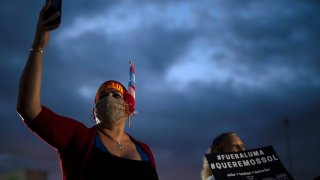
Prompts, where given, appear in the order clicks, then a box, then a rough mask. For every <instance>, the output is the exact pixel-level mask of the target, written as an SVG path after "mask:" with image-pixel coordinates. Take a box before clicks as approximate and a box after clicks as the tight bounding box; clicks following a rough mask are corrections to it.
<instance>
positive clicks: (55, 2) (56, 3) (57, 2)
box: [45, 0, 62, 26]
mask: <svg viewBox="0 0 320 180" xmlns="http://www.w3.org/2000/svg"><path fill="white" fill-rule="evenodd" d="M49 3H50V6H49V8H48V9H47V11H46V13H45V18H46V19H47V18H49V17H50V16H52V15H53V14H54V13H56V12H59V13H60V15H59V16H58V17H57V18H55V19H54V20H52V22H50V23H49V25H50V26H54V25H57V24H61V9H62V0H46V4H49Z"/></svg>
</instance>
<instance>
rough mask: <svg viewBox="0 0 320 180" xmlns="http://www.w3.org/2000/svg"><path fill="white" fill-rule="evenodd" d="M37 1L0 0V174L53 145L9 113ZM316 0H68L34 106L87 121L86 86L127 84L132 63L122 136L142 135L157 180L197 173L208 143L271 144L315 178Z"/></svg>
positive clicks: (40, 160)
mask: <svg viewBox="0 0 320 180" xmlns="http://www.w3.org/2000/svg"><path fill="white" fill-rule="evenodd" d="M42 5H43V4H42V3H40V2H37V1H22V0H17V1H9V0H4V1H3V2H2V5H1V7H0V8H1V12H0V18H1V22H2V25H1V29H0V31H1V33H0V34H1V41H0V46H1V49H0V57H1V61H0V73H1V76H0V83H1V88H0V93H1V94H0V95H1V98H0V121H1V124H2V125H1V126H0V141H1V142H2V143H1V145H0V171H10V170H14V169H21V168H37V169H44V170H47V171H48V172H49V179H50V180H55V179H60V177H61V173H60V169H59V162H58V156H57V154H56V152H55V151H54V150H53V149H51V147H49V146H47V144H45V143H43V142H42V141H41V140H39V139H38V138H37V137H36V136H34V135H33V134H32V133H31V132H30V131H29V130H28V129H27V128H26V127H25V125H24V124H23V123H22V122H21V120H20V118H19V116H18V115H17V113H16V112H15V106H16V99H17V90H18V84H19V78H20V75H21V73H22V71H23V68H24V65H25V63H26V60H27V57H28V53H29V49H30V46H31V45H32V41H33V35H34V30H35V25H36V22H37V16H38V13H39V11H40V9H41V7H42ZM319 10H320V4H319V2H318V1H298V0H293V1H292V0H281V1H276V0H262V1H253V0H242V1H229V0H219V1H209V0H199V1H178V0H162V1H146V0H141V1H102V0H101V1H95V2H93V1H82V0H79V1H77V3H75V2H72V1H66V2H63V12H62V25H61V27H60V28H59V29H57V30H55V31H54V32H52V34H51V41H50V44H49V46H48V47H47V48H46V50H45V55H44V61H43V81H42V99H41V102H42V104H44V105H46V106H47V107H49V108H51V109H52V110H54V111H55V112H57V113H59V114H62V115H65V116H68V117H73V118H75V119H77V120H79V121H81V122H83V123H84V124H86V125H87V126H89V127H90V126H93V125H94V124H93V123H92V121H91V120H90V115H91V112H92V107H93V98H94V95H95V92H96V89H97V88H98V86H99V85H100V84H101V83H102V82H104V81H105V80H108V79H114V80H117V81H120V82H122V83H123V84H127V83H128V80H129V74H128V73H129V72H128V71H129V64H128V61H129V59H132V60H133V61H134V63H135V66H136V70H137V73H136V83H137V92H136V99H137V111H138V114H137V115H136V117H135V118H134V119H133V122H132V127H131V128H130V129H128V132H129V133H130V134H132V135H133V136H134V137H136V138H137V139H140V140H142V141H144V142H146V143H148V144H149V145H150V147H151V149H152V150H153V153H154V155H155V158H156V162H157V166H158V173H159V177H160V179H191V180H193V179H200V170H201V166H202V158H203V155H204V153H205V152H206V150H207V148H208V147H209V145H210V143H211V141H212V139H213V138H214V137H215V136H216V135H218V134H220V133H222V132H226V131H234V132H236V133H238V134H239V135H240V137H241V138H242V139H243V141H244V142H245V144H246V146H247V148H258V147H261V146H266V145H272V146H273V147H274V148H275V150H276V152H277V153H278V155H279V156H280V158H281V160H282V162H283V164H284V165H285V166H286V167H287V168H288V159H287V149H286V143H285V142H286V141H285V128H284V124H283V119H284V118H286V117H288V118H289V120H290V129H289V130H290V140H291V152H292V154H291V156H292V162H293V173H292V174H293V176H294V177H295V178H296V179H312V178H313V177H315V176H317V175H320V169H319V166H318V164H319V163H318V162H319V161H320V156H319V155H318V152H319V151H320V141H319V138H320V133H319V130H318V129H319V128H318V127H319V125H320V121H319V120H320V112H319V110H318V109H319V107H320V93H319V92H320V91H319V90H320V63H319V62H320V61H319V59H320V53H319V52H320V51H319V47H320V36H319V32H320V22H319V17H320V11H319Z"/></svg>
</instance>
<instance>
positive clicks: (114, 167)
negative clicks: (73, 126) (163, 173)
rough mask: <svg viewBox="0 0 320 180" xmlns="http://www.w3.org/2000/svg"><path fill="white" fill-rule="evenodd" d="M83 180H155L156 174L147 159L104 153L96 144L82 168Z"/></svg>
mask: <svg viewBox="0 0 320 180" xmlns="http://www.w3.org/2000/svg"><path fill="white" fill-rule="evenodd" d="M84 169H85V171H86V172H84V179H85V180H96V179H97V180H112V179H115V180H128V179H130V180H131V179H132V180H135V179H137V180H144V179H145V180H157V179H158V174H157V172H156V170H155V169H154V167H153V166H152V164H151V163H150V162H149V161H139V160H131V159H125V158H121V157H117V156H114V155H112V154H110V153H105V152H103V151H102V150H100V149H98V148H97V147H96V146H93V147H92V151H91V156H90V157H89V158H88V161H87V163H86V168H84Z"/></svg>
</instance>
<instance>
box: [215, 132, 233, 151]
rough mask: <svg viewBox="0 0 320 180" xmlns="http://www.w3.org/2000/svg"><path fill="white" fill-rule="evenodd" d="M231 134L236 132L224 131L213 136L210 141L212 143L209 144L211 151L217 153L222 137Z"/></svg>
mask: <svg viewBox="0 0 320 180" xmlns="http://www.w3.org/2000/svg"><path fill="white" fill-rule="evenodd" d="M232 134H236V133H234V132H225V133H222V134H220V135H218V136H217V137H216V138H214V139H213V141H212V144H211V152H213V153H219V152H220V150H219V145H220V143H221V142H222V139H223V138H224V137H227V136H229V135H232Z"/></svg>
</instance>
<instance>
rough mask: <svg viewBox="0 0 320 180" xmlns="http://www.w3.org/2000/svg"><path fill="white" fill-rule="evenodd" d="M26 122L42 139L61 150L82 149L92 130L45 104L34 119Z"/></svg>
mask: <svg viewBox="0 0 320 180" xmlns="http://www.w3.org/2000/svg"><path fill="white" fill-rule="evenodd" d="M24 122H25V124H26V125H27V126H28V127H29V128H30V129H31V130H32V131H33V132H34V133H35V134H37V135H38V136H39V137H40V138H41V139H42V140H44V141H45V142H46V143H48V144H49V145H51V146H52V147H54V148H55V149H56V150H57V151H59V152H61V151H62V150H63V149H65V148H69V147H70V148H74V149H75V150H76V149H81V148H82V147H83V146H84V145H85V143H86V142H87V141H88V138H89V133H90V130H89V128H87V127H86V126H85V125H84V124H82V123H80V122H78V121H76V120H74V119H71V118H68V117H64V116H60V115H58V114H56V113H54V112H53V111H51V110H50V109H48V108H47V107H45V106H42V110H41V112H40V113H39V114H38V116H37V117H36V118H34V119H26V120H24Z"/></svg>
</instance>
